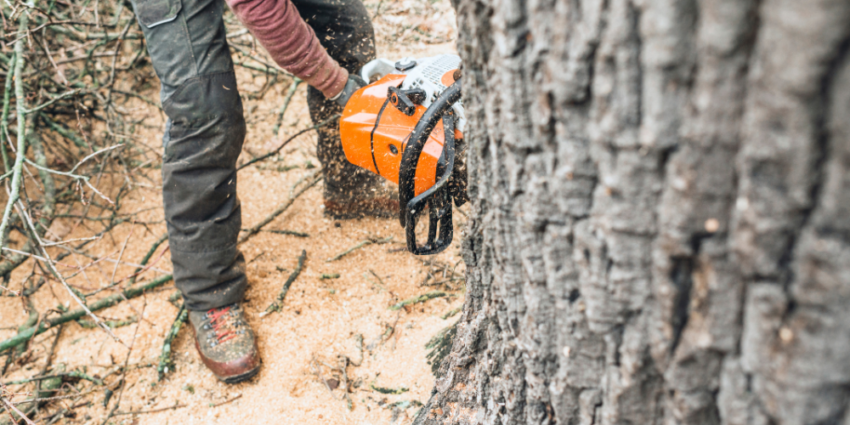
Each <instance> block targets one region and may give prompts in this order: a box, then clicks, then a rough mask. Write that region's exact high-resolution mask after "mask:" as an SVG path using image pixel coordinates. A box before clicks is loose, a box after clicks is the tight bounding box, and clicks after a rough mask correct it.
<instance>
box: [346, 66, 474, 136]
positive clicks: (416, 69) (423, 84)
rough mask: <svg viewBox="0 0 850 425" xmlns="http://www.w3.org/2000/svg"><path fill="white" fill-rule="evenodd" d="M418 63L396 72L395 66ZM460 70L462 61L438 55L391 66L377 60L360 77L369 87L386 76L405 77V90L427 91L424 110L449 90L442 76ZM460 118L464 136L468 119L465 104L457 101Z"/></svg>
mask: <svg viewBox="0 0 850 425" xmlns="http://www.w3.org/2000/svg"><path fill="white" fill-rule="evenodd" d="M411 62H415V63H416V65H415V66H413V67H412V68H409V69H406V70H403V71H402V70H399V69H396V66H395V65H396V64H404V65H406V64H410V63H411ZM459 66H460V57H459V56H457V55H438V56H431V57H427V58H419V59H416V58H410V57H405V58H402V59H401V60H400V61H398V62H395V63H394V62H390V61H389V60H387V59H383V58H379V59H375V60H373V61H371V62H369V63H367V64H366V65H363V68H361V69H360V76H361V77H363V79H364V80H365V81H366V82H367V83H368V82H372V81H376V80H377V79H379V78H382V77H384V76H385V75H387V74H403V75H405V78H404V82H403V83H402V84H401V89H402V90H409V89H414V88H421V89H423V90H425V93H426V96H425V100H424V101H423V102H422V106H424V107H426V108H427V107H428V106H430V105H431V102H432V101H434V100H435V99H436V98H437V97H438V96H440V94H441V93H442V92H443V90H445V89H446V88H447V87H446V86H444V85H443V83H442V82H441V81H440V79H441V78H442V77H443V74H445V73H446V72H449V71H451V70H453V69H457V68H458V67H459ZM452 109H454V111H455V116H456V117H457V121H456V123H455V124H456V127H457V129H458V130H460V131H461V132H463V130H464V129H465V128H466V115H464V112H463V104H462V102H461V101H458V102H457V103H455V104H454V105H453V106H452Z"/></svg>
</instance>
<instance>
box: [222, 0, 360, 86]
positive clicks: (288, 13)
mask: <svg viewBox="0 0 850 425" xmlns="http://www.w3.org/2000/svg"><path fill="white" fill-rule="evenodd" d="M227 4H228V5H230V8H231V9H232V10H233V13H235V14H236V16H237V17H238V18H239V20H240V21H241V22H242V24H243V25H245V27H246V28H248V30H249V31H251V33H252V34H254V37H257V40H259V41H260V44H262V45H263V47H265V48H266V50H267V51H268V52H269V54H271V56H272V59H274V61H275V62H277V64H278V65H280V67H281V68H283V69H285V70H287V71H289V72H291V73H293V74H295V75H296V76H297V77H298V78H301V79H302V80H304V81H306V82H307V84H310V85H311V86H313V87H315V88H317V89H318V90H320V91H321V92H322V93H324V95H325V96H326V97H333V96H335V95H337V94H338V93H339V92H340V91H341V90H342V88H343V87H344V86H345V83H346V81H347V80H348V71H346V70H345V69H344V68H342V67H341V66H339V64H337V63H336V61H335V60H333V59H332V58H331V57H330V55H328V53H327V52H326V51H325V48H324V47H322V45H321V44H319V39H318V38H316V34H315V33H314V32H313V29H312V28H310V26H309V25H307V23H306V22H304V20H303V19H301V15H299V14H298V10H297V9H295V6H294V5H293V4H292V2H291V1H290V0H227Z"/></svg>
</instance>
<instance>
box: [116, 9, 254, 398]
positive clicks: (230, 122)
mask: <svg viewBox="0 0 850 425" xmlns="http://www.w3.org/2000/svg"><path fill="white" fill-rule="evenodd" d="M132 1H133V7H134V9H135V11H136V16H137V17H138V19H139V23H140V24H141V27H142V30H143V32H144V34H145V39H146V41H147V47H148V52H149V53H150V57H151V60H152V62H153V65H154V69H156V73H157V75H158V76H159V78H160V82H161V83H162V90H161V93H160V97H161V99H162V109H163V111H165V114H166V115H167V116H168V121H167V123H166V128H165V135H164V136H163V145H164V148H165V154H164V155H163V164H162V192H163V202H164V204H165V220H166V223H167V227H168V238H169V245H170V249H171V259H172V262H173V265H174V281H175V284H176V285H177V287H178V288H179V289H180V290H181V291H182V292H183V300H184V305H185V306H186V307H187V308H188V309H189V310H190V311H189V322H190V323H191V325H192V329H193V330H194V333H195V346H196V348H197V349H198V352H199V354H200V357H201V360H202V361H203V362H204V364H205V365H206V366H207V367H208V368H209V369H210V370H212V372H213V373H214V374H215V375H216V377H218V378H219V379H220V380H222V381H224V382H228V383H233V382H240V381H243V380H245V379H248V378H250V377H252V376H254V375H256V373H257V372H258V371H259V368H260V358H259V354H258V351H257V344H256V339H255V338H254V333H253V331H252V330H251V328H250V326H249V325H248V323H247V321H246V320H245V317H244V313H243V311H242V309H241V308H240V307H239V304H238V302H239V301H241V300H242V297H243V295H244V293H245V287H246V277H245V259H244V257H243V256H242V254H241V253H240V252H239V250H238V249H237V248H236V240H237V238H238V236H239V230H240V227H241V224H242V220H241V210H240V207H239V200H238V198H237V197H236V159H237V158H238V157H239V153H240V151H241V150H242V142H243V141H244V139H245V120H244V118H243V116H242V101H241V99H240V97H239V92H238V91H237V88H236V76H235V75H234V72H233V62H232V60H231V58H230V52H229V50H228V47H227V41H226V37H225V28H224V21H223V20H222V12H223V8H224V1H223V0H132Z"/></svg>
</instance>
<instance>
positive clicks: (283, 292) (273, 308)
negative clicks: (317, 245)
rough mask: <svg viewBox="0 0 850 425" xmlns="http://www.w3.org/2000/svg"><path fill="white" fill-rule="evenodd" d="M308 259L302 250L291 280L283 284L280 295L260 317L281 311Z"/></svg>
mask: <svg viewBox="0 0 850 425" xmlns="http://www.w3.org/2000/svg"><path fill="white" fill-rule="evenodd" d="M306 259H307V251H306V250H301V255H299V256H298V265H297V266H296V267H295V270H294V271H293V272H292V273H291V274H290V275H289V278H287V279H286V282H284V283H283V288H281V290H280V293H279V294H278V295H277V298H275V300H274V302H273V303H271V305H269V306H268V307H267V308H266V310H265V311H263V312H262V313H260V317H263V316H266V315H268V314H271V313H273V312H276V311H280V309H281V308H282V307H283V299H284V298H286V293H287V292H289V287H290V286H292V282H295V279H297V278H298V275H299V274H301V269H302V268H304V260H306Z"/></svg>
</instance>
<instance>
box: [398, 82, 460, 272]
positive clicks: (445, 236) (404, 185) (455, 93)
mask: <svg viewBox="0 0 850 425" xmlns="http://www.w3.org/2000/svg"><path fill="white" fill-rule="evenodd" d="M460 96H461V80H457V81H456V82H455V83H454V84H452V85H451V86H450V87H449V88H447V89H446V90H445V91H443V93H442V94H441V95H440V96H439V97H438V98H437V99H436V100H435V101H434V102H433V103H431V105H430V106H429V107H428V109H427V110H426V111H425V114H424V115H423V116H422V118H421V119H420V121H419V122H418V123H417V124H416V127H415V128H414V129H413V132H412V133H411V134H410V139H409V140H408V143H407V146H406V147H405V149H404V151H403V153H402V159H401V166H400V167H399V175H398V198H399V207H400V209H399V221H400V222H401V225H402V226H403V227H404V228H405V234H406V236H407V249H408V250H410V252H412V253H414V254H416V255H430V254H436V253H439V252H442V251H443V250H445V249H446V248H447V247H448V246H449V244H451V242H452V238H453V236H454V235H453V228H452V200H453V199H452V192H451V191H450V190H449V184H448V183H449V180H450V178H451V177H452V173H453V171H454V166H455V138H454V135H455V116H454V111H453V109H452V105H454V104H455V102H457V101H459V100H460ZM440 119H442V120H443V129H444V131H445V142H444V144H443V151H442V154H441V155H440V158H439V160H438V162H437V181H436V183H435V184H434V185H433V186H431V187H430V188H429V189H428V190H426V191H425V192H423V193H421V194H420V195H419V196H416V197H414V189H415V184H416V182H415V179H416V167H417V165H418V164H419V156H420V155H421V154H422V149H423V148H424V147H425V142H426V141H427V140H428V137H429V136H430V135H431V132H432V131H433V130H434V127H435V126H436V125H437V123H438V122H439V121H440ZM426 207H427V209H428V219H429V226H428V241H427V242H426V243H425V244H424V245H418V244H417V241H416V223H417V221H418V219H419V215H420V214H422V212H423V211H425V209H426Z"/></svg>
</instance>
